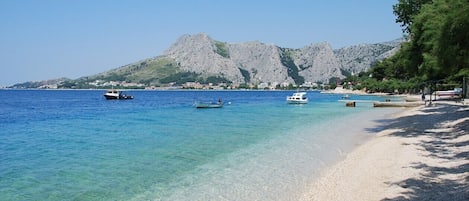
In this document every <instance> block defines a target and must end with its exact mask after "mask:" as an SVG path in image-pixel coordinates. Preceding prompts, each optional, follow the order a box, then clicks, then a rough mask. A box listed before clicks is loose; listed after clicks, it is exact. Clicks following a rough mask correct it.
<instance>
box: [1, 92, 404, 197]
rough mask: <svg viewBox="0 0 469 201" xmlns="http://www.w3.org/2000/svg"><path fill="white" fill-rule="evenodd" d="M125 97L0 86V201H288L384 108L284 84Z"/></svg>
mask: <svg viewBox="0 0 469 201" xmlns="http://www.w3.org/2000/svg"><path fill="white" fill-rule="evenodd" d="M127 93H128V94H131V95H133V96H134V97H135V99H133V100H123V101H116V100H113V101H108V100H105V99H104V97H103V96H102V94H104V91H100V90H89V91H87V90H69V91H61V90H0V96H1V97H2V99H1V100H0V105H1V108H0V126H1V129H0V181H1V182H0V197H1V198H2V200H224V199H227V200H256V199H257V200H288V199H293V200H294V198H295V197H297V196H300V195H298V193H299V192H301V190H302V189H304V188H306V187H307V185H308V184H310V183H311V181H312V180H313V179H314V178H315V176H317V173H318V172H319V171H320V170H321V168H323V167H325V166H327V165H330V164H331V163H333V162H334V161H335V160H337V159H339V158H340V157H343V153H345V152H347V151H349V150H351V149H352V148H353V147H355V146H356V145H358V144H360V143H361V142H363V141H364V140H366V139H367V138H368V137H369V135H370V134H369V133H368V134H367V133H366V132H362V130H361V129H362V128H363V127H364V125H371V124H372V123H373V122H372V121H371V119H374V118H384V117H385V116H386V115H387V114H390V113H392V112H395V109H394V110H391V109H379V110H377V109H374V108H372V107H371V104H366V103H363V104H360V103H358V105H357V107H355V108H346V107H345V106H344V103H343V102H339V101H338V100H340V97H341V95H334V94H320V93H318V92H308V97H309V99H310V103H309V104H306V105H288V104H286V103H285V97H286V96H287V95H290V94H291V93H292V92H288V91H129V92H127ZM218 98H222V99H223V100H224V101H225V103H226V106H225V107H224V108H221V109H196V108H194V107H193V103H194V102H195V101H216V100H218ZM351 98H352V99H361V100H384V99H385V98H384V97H375V96H352V97H351ZM351 125H354V126H351Z"/></svg>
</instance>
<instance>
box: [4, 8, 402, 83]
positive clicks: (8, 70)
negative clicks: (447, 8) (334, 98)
mask: <svg viewBox="0 0 469 201" xmlns="http://www.w3.org/2000/svg"><path fill="white" fill-rule="evenodd" d="M396 3H397V0H290V1H286V0H283V1H282V0H279V1H276V0H236V1H235V0H233V1H228V0H160V1H158V0H2V1H0V27H1V31H0V74H1V78H0V86H7V85H12V84H16V83H19V82H25V81H39V80H46V79H53V78H59V77H68V78H73V79H75V78H78V77H82V76H87V75H92V74H96V73H100V72H103V71H106V70H110V69H113V68H117V67H120V66H123V65H126V64H129V63H132V62H136V61H139V60H142V59H145V58H149V57H153V56H158V55H161V54H162V53H163V51H164V50H166V49H167V48H169V46H170V45H171V44H172V43H174V42H176V40H177V39H178V38H179V37H180V36H181V35H183V34H197V33H201V32H204V33H206V34H208V35H209V36H211V37H212V38H213V39H215V40H219V41H224V42H228V43H240V42H248V41H260V42H263V43H267V44H275V45H278V46H281V47H287V48H300V47H304V46H306V45H310V44H314V43H318V42H323V41H327V42H329V43H330V44H331V45H332V47H333V48H334V49H336V48H340V47H344V46H349V45H356V44H362V43H377V42H384V41H389V40H393V39H396V38H399V37H401V36H402V32H401V28H400V26H399V24H396V23H395V16H394V15H393V13H392V5H394V4H396Z"/></svg>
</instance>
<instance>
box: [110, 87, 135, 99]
mask: <svg viewBox="0 0 469 201" xmlns="http://www.w3.org/2000/svg"><path fill="white" fill-rule="evenodd" d="M104 97H105V98H106V99H107V100H113V99H123V100H125V99H133V98H134V97H133V96H130V95H126V94H124V93H123V92H121V91H119V90H116V89H110V90H108V91H107V92H106V93H105V94H104Z"/></svg>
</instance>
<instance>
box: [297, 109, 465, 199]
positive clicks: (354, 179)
mask: <svg viewBox="0 0 469 201" xmlns="http://www.w3.org/2000/svg"><path fill="white" fill-rule="evenodd" d="M380 123H381V124H382V125H381V126H380V127H379V128H368V129H366V132H373V133H376V135H375V136H374V137H373V138H372V139H371V140H369V141H367V142H366V143H364V144H363V145H361V146H359V147H357V148H356V149H355V150H353V151H352V152H351V153H349V154H347V156H346V158H345V159H344V160H343V161H340V162H338V163H337V164H335V165H334V166H332V167H330V168H327V169H326V170H325V171H324V172H322V173H321V175H320V178H319V179H318V180H316V182H315V183H314V184H313V185H312V186H311V187H310V188H308V189H309V191H308V192H306V193H305V194H304V197H303V199H302V200H321V201H322V200H327V201H330V200H469V135H468V129H469V107H467V106H463V105H462V104H458V105H451V104H442V103H437V104H436V105H432V106H420V107H416V108H409V109H406V110H405V111H404V112H402V113H400V114H398V115H396V116H394V117H393V118H392V120H391V121H381V122H380Z"/></svg>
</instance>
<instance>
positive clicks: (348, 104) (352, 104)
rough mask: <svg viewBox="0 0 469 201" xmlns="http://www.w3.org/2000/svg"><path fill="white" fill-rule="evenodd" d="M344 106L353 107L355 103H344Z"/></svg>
mask: <svg viewBox="0 0 469 201" xmlns="http://www.w3.org/2000/svg"><path fill="white" fill-rule="evenodd" d="M345 106H346V107H355V101H353V102H346V103H345Z"/></svg>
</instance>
